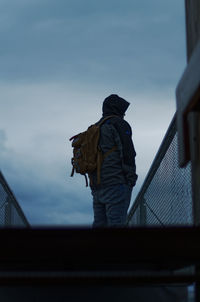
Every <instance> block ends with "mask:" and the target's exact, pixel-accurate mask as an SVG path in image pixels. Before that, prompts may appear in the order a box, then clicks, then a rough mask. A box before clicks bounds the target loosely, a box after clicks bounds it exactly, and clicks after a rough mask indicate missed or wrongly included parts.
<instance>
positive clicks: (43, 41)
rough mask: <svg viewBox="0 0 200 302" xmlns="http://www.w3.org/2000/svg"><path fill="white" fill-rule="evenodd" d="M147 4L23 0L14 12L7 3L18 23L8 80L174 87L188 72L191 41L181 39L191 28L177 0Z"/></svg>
mask: <svg viewBox="0 0 200 302" xmlns="http://www.w3.org/2000/svg"><path fill="white" fill-rule="evenodd" d="M140 2H141V3H138V1H125V3H124V2H122V1H109V2H104V1H103V2H101V3H100V2H96V1H95V4H94V1H87V2H86V3H85V2H84V3H83V2H81V1H73V2H72V1H58V2H55V1H42V2H38V1H36V2H35V3H33V2H30V5H27V4H25V2H23V1H22V2H21V5H20V6H19V7H20V8H17V7H14V8H16V10H15V9H13V10H12V12H11V9H9V7H8V6H7V9H5V8H4V10H3V11H4V12H5V11H6V12H7V14H8V15H9V14H10V18H11V17H12V20H14V21H12V26H11V27H9V28H7V30H5V32H4V33H2V34H1V36H2V41H3V43H2V47H1V59H0V65H1V72H0V76H1V78H2V79H4V80H5V79H7V80H15V81H17V80H28V81H31V80H34V81H41V80H43V81H44V80H49V79H54V80H55V79H56V80H58V81H60V80H63V79H65V81H80V82H81V81H82V82H84V83H87V84H90V85H92V84H95V83H99V82H100V83H102V84H105V83H107V82H109V83H110V85H112V84H114V83H116V82H120V85H121V86H122V87H128V86H130V85H132V87H134V88H139V89H141V87H144V85H145V86H146V87H148V88H149V87H152V85H155V83H157V87H156V88H158V87H162V88H163V87H165V86H167V87H168V85H169V83H170V84H171V83H172V82H173V81H175V80H176V79H177V78H178V76H179V73H180V70H181V64H182V61H180V63H179V65H178V62H177V60H179V57H180V56H178V52H180V49H182V48H183V47H182V46H183V44H181V43H182V42H181V43H179V44H178V46H177V43H175V42H176V39H177V34H181V31H182V36H183V35H184V26H183V24H182V23H181V22H180V24H179V23H178V24H176V23H175V22H177V17H176V16H175V14H174V13H171V11H172V7H173V9H174V11H176V10H177V9H176V6H175V5H174V3H172V1H168V2H167V4H166V3H165V4H164V6H163V7H162V6H161V4H160V2H159V1H156V0H152V1H149V2H148V3H147V2H146V1H140ZM162 5H163V3H162ZM177 7H178V6H177ZM165 10H167V12H165ZM157 11H158V13H159V14H161V16H158V15H157ZM150 12H151V13H150ZM176 12H177V11H176ZM13 14H14V15H13ZM167 14H169V16H168V15H167ZM180 15H181V13H179V19H181V18H180ZM174 24H175V26H173V25H174ZM170 26H171V27H173V31H169V27H170ZM177 31H178V33H177ZM175 32H176V34H175ZM179 36H180V35H179ZM182 40H183V39H182ZM182 40H181V41H182ZM169 45H170V46H169ZM167 58H168V59H167ZM175 60H176V66H178V67H176V70H174V71H173V72H172V70H173V65H172V64H173V62H174V61H175Z"/></svg>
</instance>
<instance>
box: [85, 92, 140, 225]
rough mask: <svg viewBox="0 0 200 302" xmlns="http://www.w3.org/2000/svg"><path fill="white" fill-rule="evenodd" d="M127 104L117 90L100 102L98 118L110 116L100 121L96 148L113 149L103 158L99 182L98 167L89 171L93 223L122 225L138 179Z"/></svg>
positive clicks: (103, 152)
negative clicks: (126, 119) (127, 116)
mask: <svg viewBox="0 0 200 302" xmlns="http://www.w3.org/2000/svg"><path fill="white" fill-rule="evenodd" d="M129 105H130V104H129V103H128V102H127V101H126V100H124V99H123V98H121V97H119V96H118V95H116V94H112V95H110V96H108V97H107V98H106V99H105V100H104V102H103V108H102V109H103V117H102V118H101V119H100V121H101V120H102V119H104V118H105V117H108V116H112V117H110V118H109V119H107V120H106V121H105V122H104V123H103V124H102V125H101V128H100V140H99V148H100V150H101V151H102V154H103V155H104V154H106V153H107V152H108V153H109V150H113V151H112V152H110V153H109V154H108V155H107V156H106V157H105V158H104V160H103V162H102V166H101V171H100V184H98V181H97V171H94V172H93V173H91V174H90V175H89V177H90V187H91V192H92V195H93V211H94V222H93V226H94V227H106V226H110V227H112V226H116V227H118V226H119V227H121V226H124V225H125V223H126V218H127V211H128V207H129V205H130V200H131V194H132V188H133V187H134V186H135V183H136V180H137V174H136V165H135V156H136V152H135V149H134V145H133V141H132V130H131V127H130V125H129V124H128V123H127V122H126V121H125V120H124V116H125V112H126V110H127V108H128V106H129ZM100 121H99V122H100ZM97 124H98V123H97Z"/></svg>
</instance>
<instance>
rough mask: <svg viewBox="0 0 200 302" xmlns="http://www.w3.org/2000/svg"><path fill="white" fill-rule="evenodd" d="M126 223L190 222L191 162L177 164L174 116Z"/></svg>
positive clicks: (164, 224)
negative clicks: (185, 164) (183, 164)
mask: <svg viewBox="0 0 200 302" xmlns="http://www.w3.org/2000/svg"><path fill="white" fill-rule="evenodd" d="M128 223H129V225H147V226H148V225H159V226H167V225H192V224H193V214H192V180H191V165H190V164H188V165H187V166H186V167H185V168H179V166H178V141H177V131H176V115H175V116H174V118H173V120H172V122H171V124H170V126H169V129H168V131H167V133H166V135H165V138H164V140H163V142H162V144H161V147H160V149H159V150H158V153H157V155H156V157H155V160H154V162H153V164H152V166H151V168H150V171H149V173H148V174H147V177H146V179H145V181H144V184H143V186H142V188H141V190H140V192H139V194H138V196H137V197H136V200H135V202H134V204H133V207H132V208H131V210H130V211H129V215H128Z"/></svg>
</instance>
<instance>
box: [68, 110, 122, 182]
mask: <svg viewBox="0 0 200 302" xmlns="http://www.w3.org/2000/svg"><path fill="white" fill-rule="evenodd" d="M111 117H116V116H115V115H110V116H107V117H105V118H104V119H103V120H101V122H99V123H98V124H94V125H91V126H90V127H89V128H88V129H87V130H86V131H84V132H81V133H79V134H77V135H75V136H73V137H71V138H70V141H71V140H73V141H72V147H73V157H72V159H71V163H72V166H73V167H72V172H71V176H73V175H74V171H75V172H76V173H80V174H82V175H84V176H85V180H86V187H87V186H88V180H87V174H88V175H89V176H90V174H91V173H92V172H94V171H95V170H96V169H97V184H100V169H101V165H102V162H103V160H104V158H105V157H106V156H108V155H109V154H110V153H111V152H113V151H114V150H116V149H117V147H116V146H114V147H113V148H112V149H110V150H109V151H107V152H106V153H105V154H104V155H103V154H102V151H101V150H100V148H99V145H98V144H99V137H100V127H101V125H102V124H103V123H104V122H105V121H106V120H108V119H110V118H111ZM90 184H91V179H90Z"/></svg>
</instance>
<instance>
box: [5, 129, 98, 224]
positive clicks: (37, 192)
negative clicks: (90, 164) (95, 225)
mask: <svg viewBox="0 0 200 302" xmlns="http://www.w3.org/2000/svg"><path fill="white" fill-rule="evenodd" d="M0 147H1V149H0V168H1V171H2V172H3V174H4V176H5V177H6V179H7V181H8V183H9V185H10V187H11V189H12V190H13V192H14V194H15V196H16V197H17V200H18V202H19V203H20V205H21V207H22V209H23V211H24V213H25V215H26V217H27V219H28V220H29V222H30V223H31V225H55V224H57V225H69V224H74V225H81V224H88V225H89V224H91V223H92V202H91V196H90V191H89V189H88V190H86V189H85V190H84V182H83V183H79V184H77V181H76V179H75V180H74V182H72V181H71V182H70V176H69V175H70V166H69V165H66V166H64V167H63V166H62V165H60V167H55V169H54V167H53V166H54V165H56V163H54V164H52V165H51V166H49V168H48V167H47V166H45V165H44V163H43V162H42V161H41V162H37V160H35V162H34V161H33V158H31V157H30V158H28V155H27V159H24V157H23V156H22V155H20V154H17V153H15V152H14V150H11V149H8V148H7V147H6V146H5V133H4V131H2V130H0ZM54 170H55V174H53V173H52V171H54ZM72 184H73V187H72ZM80 186H83V188H81V187H80ZM72 217H74V220H72ZM76 219H77V220H76Z"/></svg>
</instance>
